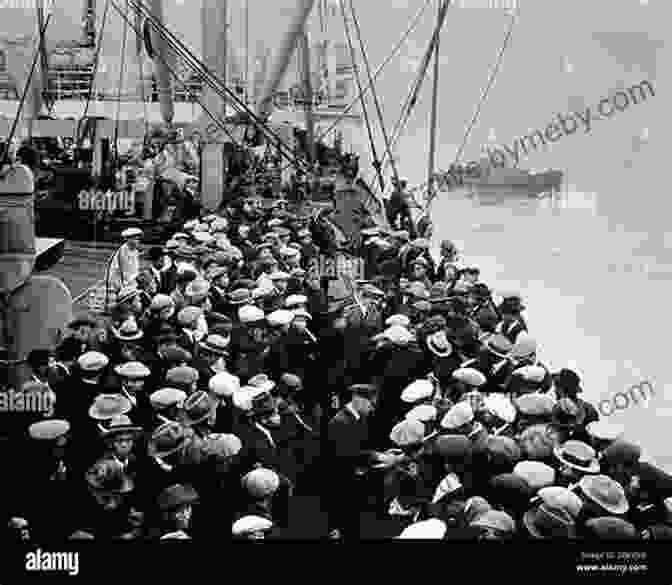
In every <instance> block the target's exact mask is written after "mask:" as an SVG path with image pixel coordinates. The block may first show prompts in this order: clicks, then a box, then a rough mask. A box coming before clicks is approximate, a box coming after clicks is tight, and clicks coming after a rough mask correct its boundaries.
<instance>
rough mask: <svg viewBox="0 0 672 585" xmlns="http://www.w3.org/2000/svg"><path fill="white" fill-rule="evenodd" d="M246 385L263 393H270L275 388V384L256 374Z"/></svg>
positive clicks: (262, 375)
mask: <svg viewBox="0 0 672 585" xmlns="http://www.w3.org/2000/svg"><path fill="white" fill-rule="evenodd" d="M247 385H248V386H252V387H254V388H259V389H261V390H263V391H264V392H270V391H271V390H273V388H275V382H274V381H273V380H271V379H270V378H269V377H268V376H267V375H266V374H257V375H255V376H252V377H251V378H250V379H249V380H248V381H247Z"/></svg>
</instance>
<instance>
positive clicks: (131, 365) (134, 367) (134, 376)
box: [114, 362, 152, 380]
mask: <svg viewBox="0 0 672 585" xmlns="http://www.w3.org/2000/svg"><path fill="white" fill-rule="evenodd" d="M114 371H115V372H116V373H117V375H118V376H120V377H122V378H126V379H129V380H142V379H144V378H147V377H149V376H150V375H151V373H152V372H151V371H150V369H149V368H148V367H147V366H146V365H145V364H143V363H141V362H126V363H125V364H120V365H118V366H116V367H115V368H114Z"/></svg>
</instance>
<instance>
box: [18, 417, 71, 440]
mask: <svg viewBox="0 0 672 585" xmlns="http://www.w3.org/2000/svg"><path fill="white" fill-rule="evenodd" d="M69 430H70V423H69V422H68V421H67V420H60V419H51V420H42V421H39V422H36V423H33V424H32V425H30V426H29V427H28V434H29V435H30V437H31V438H33V439H37V440H40V441H53V440H55V439H59V438H60V437H62V436H63V435H65V434H66V433H67V432H68V431H69Z"/></svg>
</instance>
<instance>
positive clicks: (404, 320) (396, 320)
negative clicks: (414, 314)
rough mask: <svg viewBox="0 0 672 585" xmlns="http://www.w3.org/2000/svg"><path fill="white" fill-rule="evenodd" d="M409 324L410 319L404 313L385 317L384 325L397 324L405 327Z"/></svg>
mask: <svg viewBox="0 0 672 585" xmlns="http://www.w3.org/2000/svg"><path fill="white" fill-rule="evenodd" d="M410 324H411V320H410V319H409V318H408V317H407V316H406V315H392V316H391V317H388V318H387V319H385V325H386V326H387V327H392V326H393V325H399V326H401V327H405V328H407V327H408V326H409V325H410Z"/></svg>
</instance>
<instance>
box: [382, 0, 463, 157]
mask: <svg viewBox="0 0 672 585" xmlns="http://www.w3.org/2000/svg"><path fill="white" fill-rule="evenodd" d="M449 5H450V1H449V0H448V1H446V2H444V3H443V4H442V5H441V11H440V13H439V16H438V20H437V24H436V26H435V28H434V33H433V34H432V38H431V39H430V41H429V44H428V45H427V49H426V50H425V54H424V55H423V59H422V62H421V64H420V67H419V68H418V74H417V76H416V78H415V81H414V82H413V85H412V86H411V90H410V92H409V94H408V96H407V98H406V101H405V102H404V106H403V107H402V111H401V113H400V115H399V119H398V120H397V123H396V124H395V126H394V131H393V133H394V138H393V141H392V145H393V146H392V147H393V148H394V147H396V145H397V142H399V139H400V138H401V136H402V133H403V131H404V129H405V127H406V124H408V121H409V120H410V117H411V114H412V112H413V108H414V107H415V106H416V105H417V102H418V97H419V94H420V89H421V88H422V83H423V81H424V80H425V78H426V76H427V71H428V69H429V64H430V61H431V58H432V55H433V54H434V52H435V51H436V47H437V43H438V39H439V33H440V31H441V28H442V27H443V22H444V20H445V17H446V13H447V10H448V7H449ZM383 162H384V163H385V165H387V164H389V161H388V160H386V159H385V157H383Z"/></svg>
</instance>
